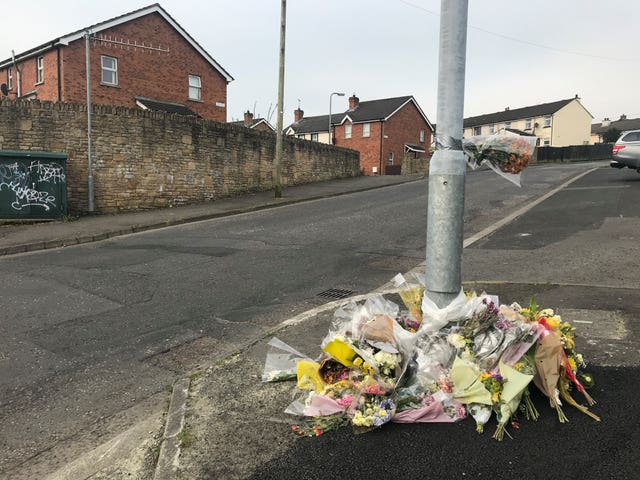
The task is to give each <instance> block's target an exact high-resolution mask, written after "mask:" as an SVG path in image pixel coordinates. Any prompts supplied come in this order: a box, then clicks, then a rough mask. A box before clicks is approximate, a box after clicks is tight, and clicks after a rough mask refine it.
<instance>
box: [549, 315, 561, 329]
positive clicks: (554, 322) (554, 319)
mask: <svg viewBox="0 0 640 480" xmlns="http://www.w3.org/2000/svg"><path fill="white" fill-rule="evenodd" d="M560 322H561V319H560V315H553V316H551V317H547V325H549V327H551V329H552V330H558V328H559V327H560Z"/></svg>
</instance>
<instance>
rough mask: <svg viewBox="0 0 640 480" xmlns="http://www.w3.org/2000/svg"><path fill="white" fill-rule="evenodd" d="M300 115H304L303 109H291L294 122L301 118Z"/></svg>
mask: <svg viewBox="0 0 640 480" xmlns="http://www.w3.org/2000/svg"><path fill="white" fill-rule="evenodd" d="M302 117H304V111H303V110H300V107H298V108H297V109H296V110H294V111H293V121H294V122H299V121H300V120H302Z"/></svg>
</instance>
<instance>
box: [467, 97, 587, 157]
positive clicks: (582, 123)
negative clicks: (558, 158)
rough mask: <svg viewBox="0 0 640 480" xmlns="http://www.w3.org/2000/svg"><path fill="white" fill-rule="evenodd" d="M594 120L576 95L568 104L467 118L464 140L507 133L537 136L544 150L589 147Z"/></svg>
mask: <svg viewBox="0 0 640 480" xmlns="http://www.w3.org/2000/svg"><path fill="white" fill-rule="evenodd" d="M592 120H593V116H592V115H591V114H590V113H589V112H588V111H587V109H586V108H585V107H584V106H583V105H582V103H581V102H580V98H579V97H578V96H577V95H576V96H575V97H574V98H569V99H567V100H558V101H555V102H550V103H543V104H540V105H531V106H529V107H522V108H514V109H511V108H508V107H507V108H505V109H504V110H503V111H500V112H494V113H487V114H484V115H478V116H476V117H469V118H465V119H464V137H465V138H468V137H471V136H475V135H493V134H495V133H501V132H505V131H507V132H512V133H517V134H521V135H533V136H536V137H538V144H539V145H541V146H552V147H565V146H569V145H587V144H589V138H590V136H591V121H592Z"/></svg>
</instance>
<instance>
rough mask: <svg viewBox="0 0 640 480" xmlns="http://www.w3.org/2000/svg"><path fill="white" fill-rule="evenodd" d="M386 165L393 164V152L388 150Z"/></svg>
mask: <svg viewBox="0 0 640 480" xmlns="http://www.w3.org/2000/svg"><path fill="white" fill-rule="evenodd" d="M387 165H389V166H391V165H393V152H389V158H388V160H387Z"/></svg>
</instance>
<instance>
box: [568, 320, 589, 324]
mask: <svg viewBox="0 0 640 480" xmlns="http://www.w3.org/2000/svg"><path fill="white" fill-rule="evenodd" d="M573 323H588V324H593V322H591V321H589V320H574V321H573Z"/></svg>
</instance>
